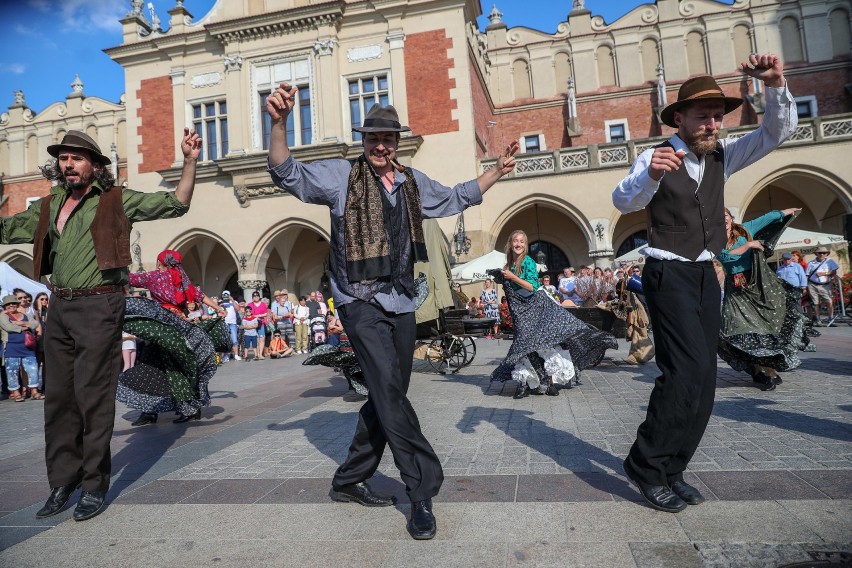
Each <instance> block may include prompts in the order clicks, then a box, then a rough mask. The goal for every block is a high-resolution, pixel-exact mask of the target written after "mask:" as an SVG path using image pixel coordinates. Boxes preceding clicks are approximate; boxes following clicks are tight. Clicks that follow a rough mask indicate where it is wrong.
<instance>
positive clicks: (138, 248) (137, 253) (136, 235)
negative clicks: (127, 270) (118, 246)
mask: <svg viewBox="0 0 852 568" xmlns="http://www.w3.org/2000/svg"><path fill="white" fill-rule="evenodd" d="M140 238H142V234H141V233H140V232H139V231H138V230H136V231H133V242H132V243H131V244H130V254H131V255H132V256H133V260H134V261H136V272H144V271H145V269H144V268H143V267H142V245H140V244H139V239H140Z"/></svg>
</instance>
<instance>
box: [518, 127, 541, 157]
mask: <svg viewBox="0 0 852 568" xmlns="http://www.w3.org/2000/svg"><path fill="white" fill-rule="evenodd" d="M534 136H537V137H538V150H536V152H544V151H546V150H547V146H546V145H545V143H544V134H543V133H541V132H534V133H527V134H521V139H520V144H521V153H522V154H526V152H527V138H532V137H534Z"/></svg>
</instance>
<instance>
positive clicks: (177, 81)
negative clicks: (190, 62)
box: [169, 67, 186, 86]
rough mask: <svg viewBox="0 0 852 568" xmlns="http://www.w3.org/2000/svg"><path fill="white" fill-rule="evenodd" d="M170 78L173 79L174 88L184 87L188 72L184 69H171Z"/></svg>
mask: <svg viewBox="0 0 852 568" xmlns="http://www.w3.org/2000/svg"><path fill="white" fill-rule="evenodd" d="M169 77H171V78H172V86H174V85H183V84H184V82H185V81H186V71H184V70H183V68H182V67H179V68H177V69H169Z"/></svg>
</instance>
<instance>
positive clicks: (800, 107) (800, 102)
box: [794, 95, 817, 118]
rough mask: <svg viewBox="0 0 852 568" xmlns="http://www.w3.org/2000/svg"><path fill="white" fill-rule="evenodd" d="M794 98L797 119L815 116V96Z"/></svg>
mask: <svg viewBox="0 0 852 568" xmlns="http://www.w3.org/2000/svg"><path fill="white" fill-rule="evenodd" d="M794 98H795V100H796V113H797V114H798V115H799V118H813V117H815V116H817V101H816V97H815V96H813V95H809V96H806V97H794Z"/></svg>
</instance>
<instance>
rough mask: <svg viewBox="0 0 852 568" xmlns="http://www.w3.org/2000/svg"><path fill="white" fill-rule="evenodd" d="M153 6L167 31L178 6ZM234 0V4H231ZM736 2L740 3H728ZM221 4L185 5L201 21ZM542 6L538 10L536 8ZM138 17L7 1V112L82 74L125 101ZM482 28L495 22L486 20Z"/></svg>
mask: <svg viewBox="0 0 852 568" xmlns="http://www.w3.org/2000/svg"><path fill="white" fill-rule="evenodd" d="M149 1H152V2H153V3H154V7H155V9H156V12H157V15H158V16H159V17H160V21H161V22H162V23H163V25H164V26H165V25H168V21H169V15H168V13H167V11H168V10H170V9H171V8H173V7H174V5H175V3H176V2H175V0H146V1H145V13H146V15H148V8H147V5H148V2H149ZM224 1H227V0H224ZM722 1H724V2H725V3H727V4H730V3H731V1H732V0H722ZM651 2H653V0H645V1H643V0H586V8H588V9H589V10H591V11H592V13H593V14H595V15H600V16H603V17H604V20H606V21H607V22H612V21H613V20H615V19H617V18H618V17H620V16H622V15H624V14H626V13H627V12H629V11H630V10H631V9H633V8H635V7H636V6H638V5H640V4H644V3H651ZM214 3H215V0H185V2H184V6H186V8H187V9H188V10H189V11H190V12H191V13H192V15H193V17H194V18H195V19H196V20H197V19H200V18H201V17H203V16H204V15H205V14H206V13H207V12H208V11H209V10H210V7H211V6H213V4H214ZM495 3H496V4H497V7H498V9H499V10H500V11H501V12H503V21H504V22H506V24H507V25H508V26H509V27H514V26H526V27H530V28H534V29H538V30H542V31H545V32H548V33H554V32H555V31H556V26H557V24H558V23H559V22H563V21H565V19H566V17H567V15H568V13H569V12H570V11H571V6H572V4H573V2H572V0H482V11H483V14H488V13H489V12H490V11H491V6H492V5H493V4H495ZM532 6H535V8H532ZM129 11H130V2H129V1H128V0H13V1H8V0H7V1H2V2H0V22H2V24H0V111H4V110H5V109H6V108H7V107H8V106H9V105H11V104H12V103H13V102H14V95H13V91H16V90H23V91H24V94H25V97H26V102H27V105H28V106H29V107H30V108H31V109H33V111H35V112H40V111H42V110H44V108H46V107H47V106H48V105H50V104H52V103H54V102H57V101H61V100H64V99H65V96H66V95H67V94H68V93H70V92H71V82H72V81H73V80H74V76H75V75H76V74H79V75H80V80H81V81H82V82H83V84H84V85H85V87H84V92H85V94H86V95H87V96H96V97H101V98H103V99H106V100H109V101H114V102H115V101H118V99H119V97H120V96H121V94H122V93H123V92H124V71H123V69H122V68H121V66H119V65H118V64H117V63H115V62H113V61H112V60H111V59H110V58H109V57H107V56H106V54H104V53H103V51H102V50H103V49H105V48H108V47H114V46H117V45H120V44H121V25H120V24H119V23H118V20H119V19H121V18H122V17H123V16H124V15H126V14H127V13H128V12H129ZM479 24H480V27H482V28H484V26H485V25H487V24H488V19H487V18H486V17H485V15H483V16H482V17H481V18H480V20H479Z"/></svg>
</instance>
